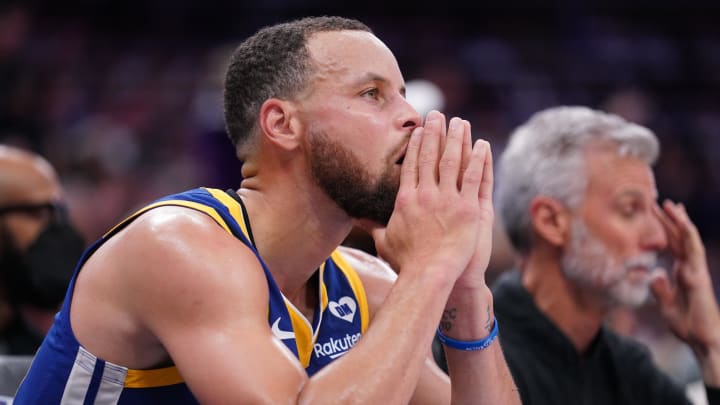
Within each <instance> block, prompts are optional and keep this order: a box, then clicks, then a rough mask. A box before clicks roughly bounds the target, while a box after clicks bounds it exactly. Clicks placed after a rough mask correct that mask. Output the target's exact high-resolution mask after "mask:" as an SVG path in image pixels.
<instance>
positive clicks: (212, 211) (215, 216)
mask: <svg viewBox="0 0 720 405" xmlns="http://www.w3.org/2000/svg"><path fill="white" fill-rule="evenodd" d="M168 205H175V206H181V207H187V208H192V209H195V210H197V211H200V212H204V213H205V214H207V215H209V216H210V217H211V218H212V219H213V220H215V222H217V223H218V225H220V226H222V227H223V229H225V231H226V232H227V233H229V234H232V232H231V231H230V228H229V227H228V226H227V224H225V221H223V219H222V217H221V216H220V214H218V213H217V211H215V209H213V208H212V207H209V206H207V205H205V204H201V203H196V202H192V201H185V200H165V201H160V202H156V203H154V204H150V205H148V206H146V207H144V208H142V209H140V210H139V211H136V212H135V213H134V214H132V215H130V216H129V217H127V218H125V219H124V220H123V221H122V222H120V223H119V224H117V225H115V226H114V227H113V228H112V229H111V230H109V231H108V232H107V233H106V234H105V235H103V238H105V237H107V236H108V235H112V234H113V232H115V230H116V229H117V228H118V227H120V226H124V225H125V224H126V223H127V222H129V221H131V220H133V219H134V218H136V217H138V216H139V215H141V214H143V213H145V212H147V211H149V210H151V209H153V208H157V207H163V206H168ZM241 217H242V215H241Z"/></svg>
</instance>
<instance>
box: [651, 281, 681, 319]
mask: <svg viewBox="0 0 720 405" xmlns="http://www.w3.org/2000/svg"><path fill="white" fill-rule="evenodd" d="M650 290H651V291H652V293H653V295H654V296H655V299H656V300H657V301H658V305H659V307H660V311H661V312H662V314H663V315H664V316H665V317H672V316H674V312H675V311H676V307H675V297H676V295H677V292H676V290H675V288H673V286H672V285H671V284H670V280H669V279H668V275H667V273H666V272H665V270H663V269H656V270H655V272H654V273H653V276H652V280H651V281H650Z"/></svg>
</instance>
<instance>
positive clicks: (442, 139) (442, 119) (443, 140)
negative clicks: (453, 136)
mask: <svg viewBox="0 0 720 405" xmlns="http://www.w3.org/2000/svg"><path fill="white" fill-rule="evenodd" d="M439 115H440V128H442V129H443V130H442V132H441V133H440V151H441V152H442V151H444V150H445V145H446V144H447V134H446V132H445V128H447V123H446V122H445V114H439Z"/></svg>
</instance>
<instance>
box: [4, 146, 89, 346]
mask: <svg viewBox="0 0 720 405" xmlns="http://www.w3.org/2000/svg"><path fill="white" fill-rule="evenodd" d="M83 248H84V243H83V240H82V238H81V237H80V235H79V234H78V233H77V231H75V229H74V228H73V227H72V225H71V224H70V223H69V222H68V219H67V212H66V207H65V205H64V201H63V193H62V190H61V187H60V183H59V182H58V179H57V175H56V174H55V171H54V170H53V168H52V167H51V166H50V164H49V163H48V162H47V161H46V160H45V159H43V158H41V157H40V156H37V155H34V154H31V153H29V152H25V151H23V150H21V149H18V148H14V147H10V146H6V145H0V354H2V353H4V354H15V355H20V354H22V355H32V354H34V353H35V350H36V349H37V348H38V346H39V345H40V343H41V342H42V339H43V337H44V336H45V334H46V333H47V331H48V330H49V328H50V326H51V325H52V322H53V318H54V316H55V313H56V312H57V310H58V309H59V307H60V304H61V303H62V300H63V298H64V296H65V290H66V288H67V285H68V282H69V281H70V278H71V276H72V273H73V270H74V267H75V263H76V262H77V260H78V259H79V258H80V254H81V253H82V250H83Z"/></svg>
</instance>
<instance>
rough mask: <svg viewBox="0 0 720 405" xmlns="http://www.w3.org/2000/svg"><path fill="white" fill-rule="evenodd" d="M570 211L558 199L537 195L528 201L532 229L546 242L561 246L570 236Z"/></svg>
mask: <svg viewBox="0 0 720 405" xmlns="http://www.w3.org/2000/svg"><path fill="white" fill-rule="evenodd" d="M570 221H571V213H570V211H569V210H568V209H567V208H566V207H565V206H564V205H563V204H562V203H561V202H560V201H558V200H556V199H554V198H551V197H547V196H537V197H535V198H533V200H532V201H531V202H530V222H531V223H532V227H533V231H534V232H535V233H536V234H537V235H538V236H539V237H540V238H542V239H544V240H545V241H546V242H547V243H549V244H551V245H553V246H556V247H561V246H564V245H565V243H566V242H567V241H568V239H569V237H570Z"/></svg>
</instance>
